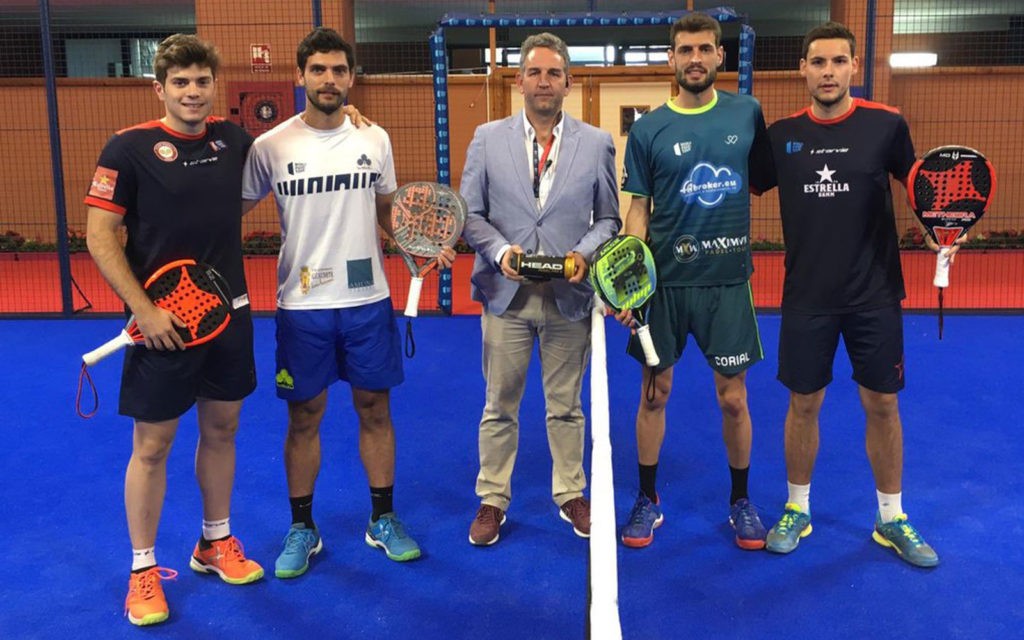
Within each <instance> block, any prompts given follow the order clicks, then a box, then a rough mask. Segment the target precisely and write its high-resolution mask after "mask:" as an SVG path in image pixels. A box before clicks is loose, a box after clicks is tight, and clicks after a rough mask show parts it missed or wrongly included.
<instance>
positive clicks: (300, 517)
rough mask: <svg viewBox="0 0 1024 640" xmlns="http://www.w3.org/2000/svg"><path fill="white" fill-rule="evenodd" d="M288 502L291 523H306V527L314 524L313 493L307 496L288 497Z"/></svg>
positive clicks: (311, 527)
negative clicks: (290, 509) (290, 507)
mask: <svg viewBox="0 0 1024 640" xmlns="http://www.w3.org/2000/svg"><path fill="white" fill-rule="evenodd" d="M288 502H289V503H290V504H291V506H292V524H299V523H302V524H304V525H306V528H307V529H313V528H315V526H316V525H314V524H313V494H312V493H311V494H309V495H308V496H299V497H298V498H288Z"/></svg>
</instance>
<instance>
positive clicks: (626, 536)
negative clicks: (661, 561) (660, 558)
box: [622, 491, 665, 549]
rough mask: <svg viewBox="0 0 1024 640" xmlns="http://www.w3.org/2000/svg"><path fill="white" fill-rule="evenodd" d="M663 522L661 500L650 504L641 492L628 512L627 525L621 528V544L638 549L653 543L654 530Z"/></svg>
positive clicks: (649, 500) (648, 499)
mask: <svg viewBox="0 0 1024 640" xmlns="http://www.w3.org/2000/svg"><path fill="white" fill-rule="evenodd" d="M664 521H665V514H663V513H662V512H661V499H658V501H657V502H651V499H650V498H648V497H647V496H646V495H645V494H644V492H643V491H641V492H640V494H639V495H637V497H636V504H634V505H633V510H632V511H630V512H629V523H628V524H627V525H626V526H625V527H623V528H622V544H624V545H626V546H627V547H633V548H634V549H639V548H641V547H646V546H647V545H649V544H651V543H652V542H654V530H655V529H657V528H658V527H660V526H661V523H662V522H664Z"/></svg>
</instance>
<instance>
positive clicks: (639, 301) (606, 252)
mask: <svg viewBox="0 0 1024 640" xmlns="http://www.w3.org/2000/svg"><path fill="white" fill-rule="evenodd" d="M590 282H591V284H592V285H593V287H594V290H595V291H596V292H597V294H598V295H599V296H601V299H602V300H604V301H605V302H606V303H608V304H609V305H610V306H612V307H614V308H615V309H620V310H621V309H635V308H637V307H640V306H642V305H643V304H644V303H646V302H647V300H648V299H649V298H650V297H651V294H652V293H654V288H655V287H656V286H657V284H658V279H657V272H656V270H655V268H654V256H653V255H652V254H651V250H650V249H649V248H648V247H647V245H646V244H644V242H643V241H642V240H641V239H640V238H637V237H636V236H628V235H626V236H616V237H614V238H611V239H610V240H607V241H605V242H604V244H602V245H601V246H600V247H598V248H597V251H596V252H595V253H594V260H593V264H592V265H591V266H590Z"/></svg>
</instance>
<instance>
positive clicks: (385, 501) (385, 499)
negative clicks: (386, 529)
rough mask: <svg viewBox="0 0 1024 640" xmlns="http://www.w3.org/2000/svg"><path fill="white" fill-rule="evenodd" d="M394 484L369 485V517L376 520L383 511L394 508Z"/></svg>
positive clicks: (386, 511)
mask: <svg viewBox="0 0 1024 640" xmlns="http://www.w3.org/2000/svg"><path fill="white" fill-rule="evenodd" d="M394 495H395V485H391V486H390V487H370V502H372V503H373V515H372V516H370V519H371V520H373V521H374V522H377V520H378V519H380V517H381V516H382V515H384V514H385V513H391V512H392V511H394V510H395V508H394V506H393V501H394Z"/></svg>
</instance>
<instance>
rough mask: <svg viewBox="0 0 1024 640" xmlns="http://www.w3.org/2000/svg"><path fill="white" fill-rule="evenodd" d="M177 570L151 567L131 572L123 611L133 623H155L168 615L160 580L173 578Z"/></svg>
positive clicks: (175, 576) (176, 575) (140, 624)
mask: <svg viewBox="0 0 1024 640" xmlns="http://www.w3.org/2000/svg"><path fill="white" fill-rule="evenodd" d="M177 577H178V572H177V571H175V570H173V569H165V568H163V567H152V568H150V569H146V570H145V571H142V572H140V573H133V574H131V577H130V578H129V579H128V597H127V598H125V599H124V613H125V615H127V616H128V622H131V623H132V624H135V625H139V626H142V625H147V624H157V623H160V622H163V621H164V620H166V619H167V616H169V615H170V611H169V610H168V609H167V598H165V597H164V590H163V587H161V586H160V581H161V580H173V579H175V578H177Z"/></svg>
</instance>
